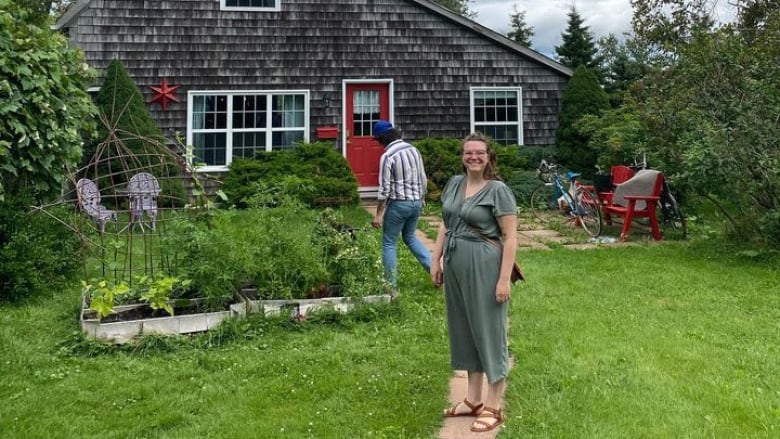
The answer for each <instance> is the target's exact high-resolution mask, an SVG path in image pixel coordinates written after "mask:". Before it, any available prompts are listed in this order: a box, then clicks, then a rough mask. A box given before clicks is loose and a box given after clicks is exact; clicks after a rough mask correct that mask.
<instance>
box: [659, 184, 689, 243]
mask: <svg viewBox="0 0 780 439" xmlns="http://www.w3.org/2000/svg"><path fill="white" fill-rule="evenodd" d="M659 203H660V205H661V206H660V207H661V227H662V228H663V231H664V236H665V237H666V238H676V239H685V237H686V236H687V235H688V224H687V223H686V221H685V216H684V215H683V214H682V212H681V211H680V206H679V204H677V199H676V198H674V195H673V194H672V191H671V190H669V188H668V187H664V190H663V192H661V199H660V200H659Z"/></svg>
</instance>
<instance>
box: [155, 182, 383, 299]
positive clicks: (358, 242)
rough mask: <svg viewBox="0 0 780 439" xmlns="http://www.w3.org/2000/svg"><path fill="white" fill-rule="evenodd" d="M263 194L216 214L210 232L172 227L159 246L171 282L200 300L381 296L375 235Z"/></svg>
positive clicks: (191, 225) (193, 225) (333, 214)
mask: <svg viewBox="0 0 780 439" xmlns="http://www.w3.org/2000/svg"><path fill="white" fill-rule="evenodd" d="M274 202H275V203H276V205H275V206H273V207H268V204H267V203H268V199H267V198H265V197H264V196H263V193H262V191H261V192H260V194H259V195H258V196H256V197H255V198H250V199H249V200H248V207H247V209H244V210H223V211H218V212H216V213H215V214H214V215H213V216H212V217H211V220H210V222H209V223H208V224H204V223H198V222H192V221H187V220H182V221H172V222H171V224H170V227H169V233H168V235H167V236H166V238H165V239H164V241H163V246H164V247H165V249H166V250H165V251H166V252H167V253H168V259H171V260H173V259H175V260H176V261H177V262H176V267H177V269H178V272H177V274H178V275H179V276H181V277H183V278H185V279H190V280H191V281H192V285H191V287H192V288H193V289H195V290H197V291H199V292H200V293H201V294H203V295H205V296H206V297H210V298H214V299H218V298H225V297H227V298H231V297H233V296H234V295H235V294H236V293H238V291H239V290H240V289H241V288H243V287H253V288H255V289H257V292H258V295H259V296H260V297H261V298H263V299H305V298H312V297H324V296H330V295H334V296H351V297H360V296H365V295H369V294H383V293H384V291H385V281H384V276H383V270H382V266H381V256H380V255H381V250H380V243H379V239H378V232H376V231H373V230H370V231H369V230H365V231H360V232H355V231H353V230H351V229H350V228H349V227H348V225H347V224H346V223H345V222H344V220H343V219H342V216H341V214H340V213H339V212H337V211H334V210H332V209H325V210H322V211H315V210H311V209H309V208H308V207H307V206H305V205H304V204H302V203H300V202H298V201H297V200H296V199H294V198H292V197H286V198H284V197H283V198H274Z"/></svg>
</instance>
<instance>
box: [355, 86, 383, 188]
mask: <svg viewBox="0 0 780 439" xmlns="http://www.w3.org/2000/svg"><path fill="white" fill-rule="evenodd" d="M389 90H390V85H389V84H387V83H379V84H347V90H346V114H347V121H346V122H347V132H346V135H347V136H346V138H347V161H348V162H349V165H350V166H351V167H352V172H353V173H354V174H355V177H357V180H358V186H360V187H361V188H366V187H377V186H379V157H381V156H382V152H384V147H383V146H382V145H380V144H379V143H378V142H377V141H375V140H374V138H373V134H372V132H371V130H372V128H373V126H374V122H376V121H378V120H380V119H384V120H390V92H389Z"/></svg>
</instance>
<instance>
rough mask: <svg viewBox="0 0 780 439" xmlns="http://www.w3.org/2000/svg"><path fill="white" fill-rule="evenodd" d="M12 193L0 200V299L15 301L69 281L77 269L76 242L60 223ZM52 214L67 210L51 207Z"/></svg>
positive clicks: (28, 199)
mask: <svg viewBox="0 0 780 439" xmlns="http://www.w3.org/2000/svg"><path fill="white" fill-rule="evenodd" d="M32 204H33V199H32V197H31V196H29V194H26V193H16V194H14V195H10V194H9V196H7V197H6V198H5V200H3V201H0V301H6V300H7V301H16V300H20V299H24V298H28V297H32V296H35V295H38V294H41V293H43V292H45V291H51V290H56V289H58V288H62V287H63V286H64V285H67V284H69V283H72V282H73V281H74V280H75V279H76V276H77V273H78V271H79V268H80V262H79V261H80V258H79V249H80V246H79V241H78V239H76V236H75V235H74V234H73V233H71V232H70V230H68V228H67V227H66V226H65V225H64V224H63V223H62V222H59V221H57V220H55V219H54V218H53V217H52V216H50V215H46V214H44V213H42V212H39V211H37V210H33V211H30V206H31V205H32ZM49 213H51V214H52V215H59V216H61V217H62V218H68V216H69V215H71V212H69V211H67V210H66V209H63V208H53V209H51V210H50V211H49Z"/></svg>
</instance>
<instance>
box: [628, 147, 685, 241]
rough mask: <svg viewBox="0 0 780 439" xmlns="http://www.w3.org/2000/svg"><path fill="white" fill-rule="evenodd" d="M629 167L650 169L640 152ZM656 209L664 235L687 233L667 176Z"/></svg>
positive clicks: (683, 218)
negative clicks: (640, 159) (640, 157)
mask: <svg viewBox="0 0 780 439" xmlns="http://www.w3.org/2000/svg"><path fill="white" fill-rule="evenodd" d="M631 169H633V170H634V172H638V171H640V170H642V169H651V168H650V167H649V166H648V165H647V156H646V154H644V153H643V154H642V161H641V162H640V161H639V160H638V156H637V157H635V158H634V164H633V165H632V166H631ZM664 177H665V176H664ZM658 209H659V210H660V211H661V218H660V220H661V221H660V223H661V228H662V229H663V233H664V236H679V237H680V238H681V239H685V237H686V236H687V235H688V223H687V221H686V219H685V215H683V213H682V211H681V210H680V205H679V203H677V198H676V197H675V196H674V190H673V188H672V186H671V184H670V183H669V180H668V179H667V178H664V184H663V187H662V189H661V199H659V200H658Z"/></svg>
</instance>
